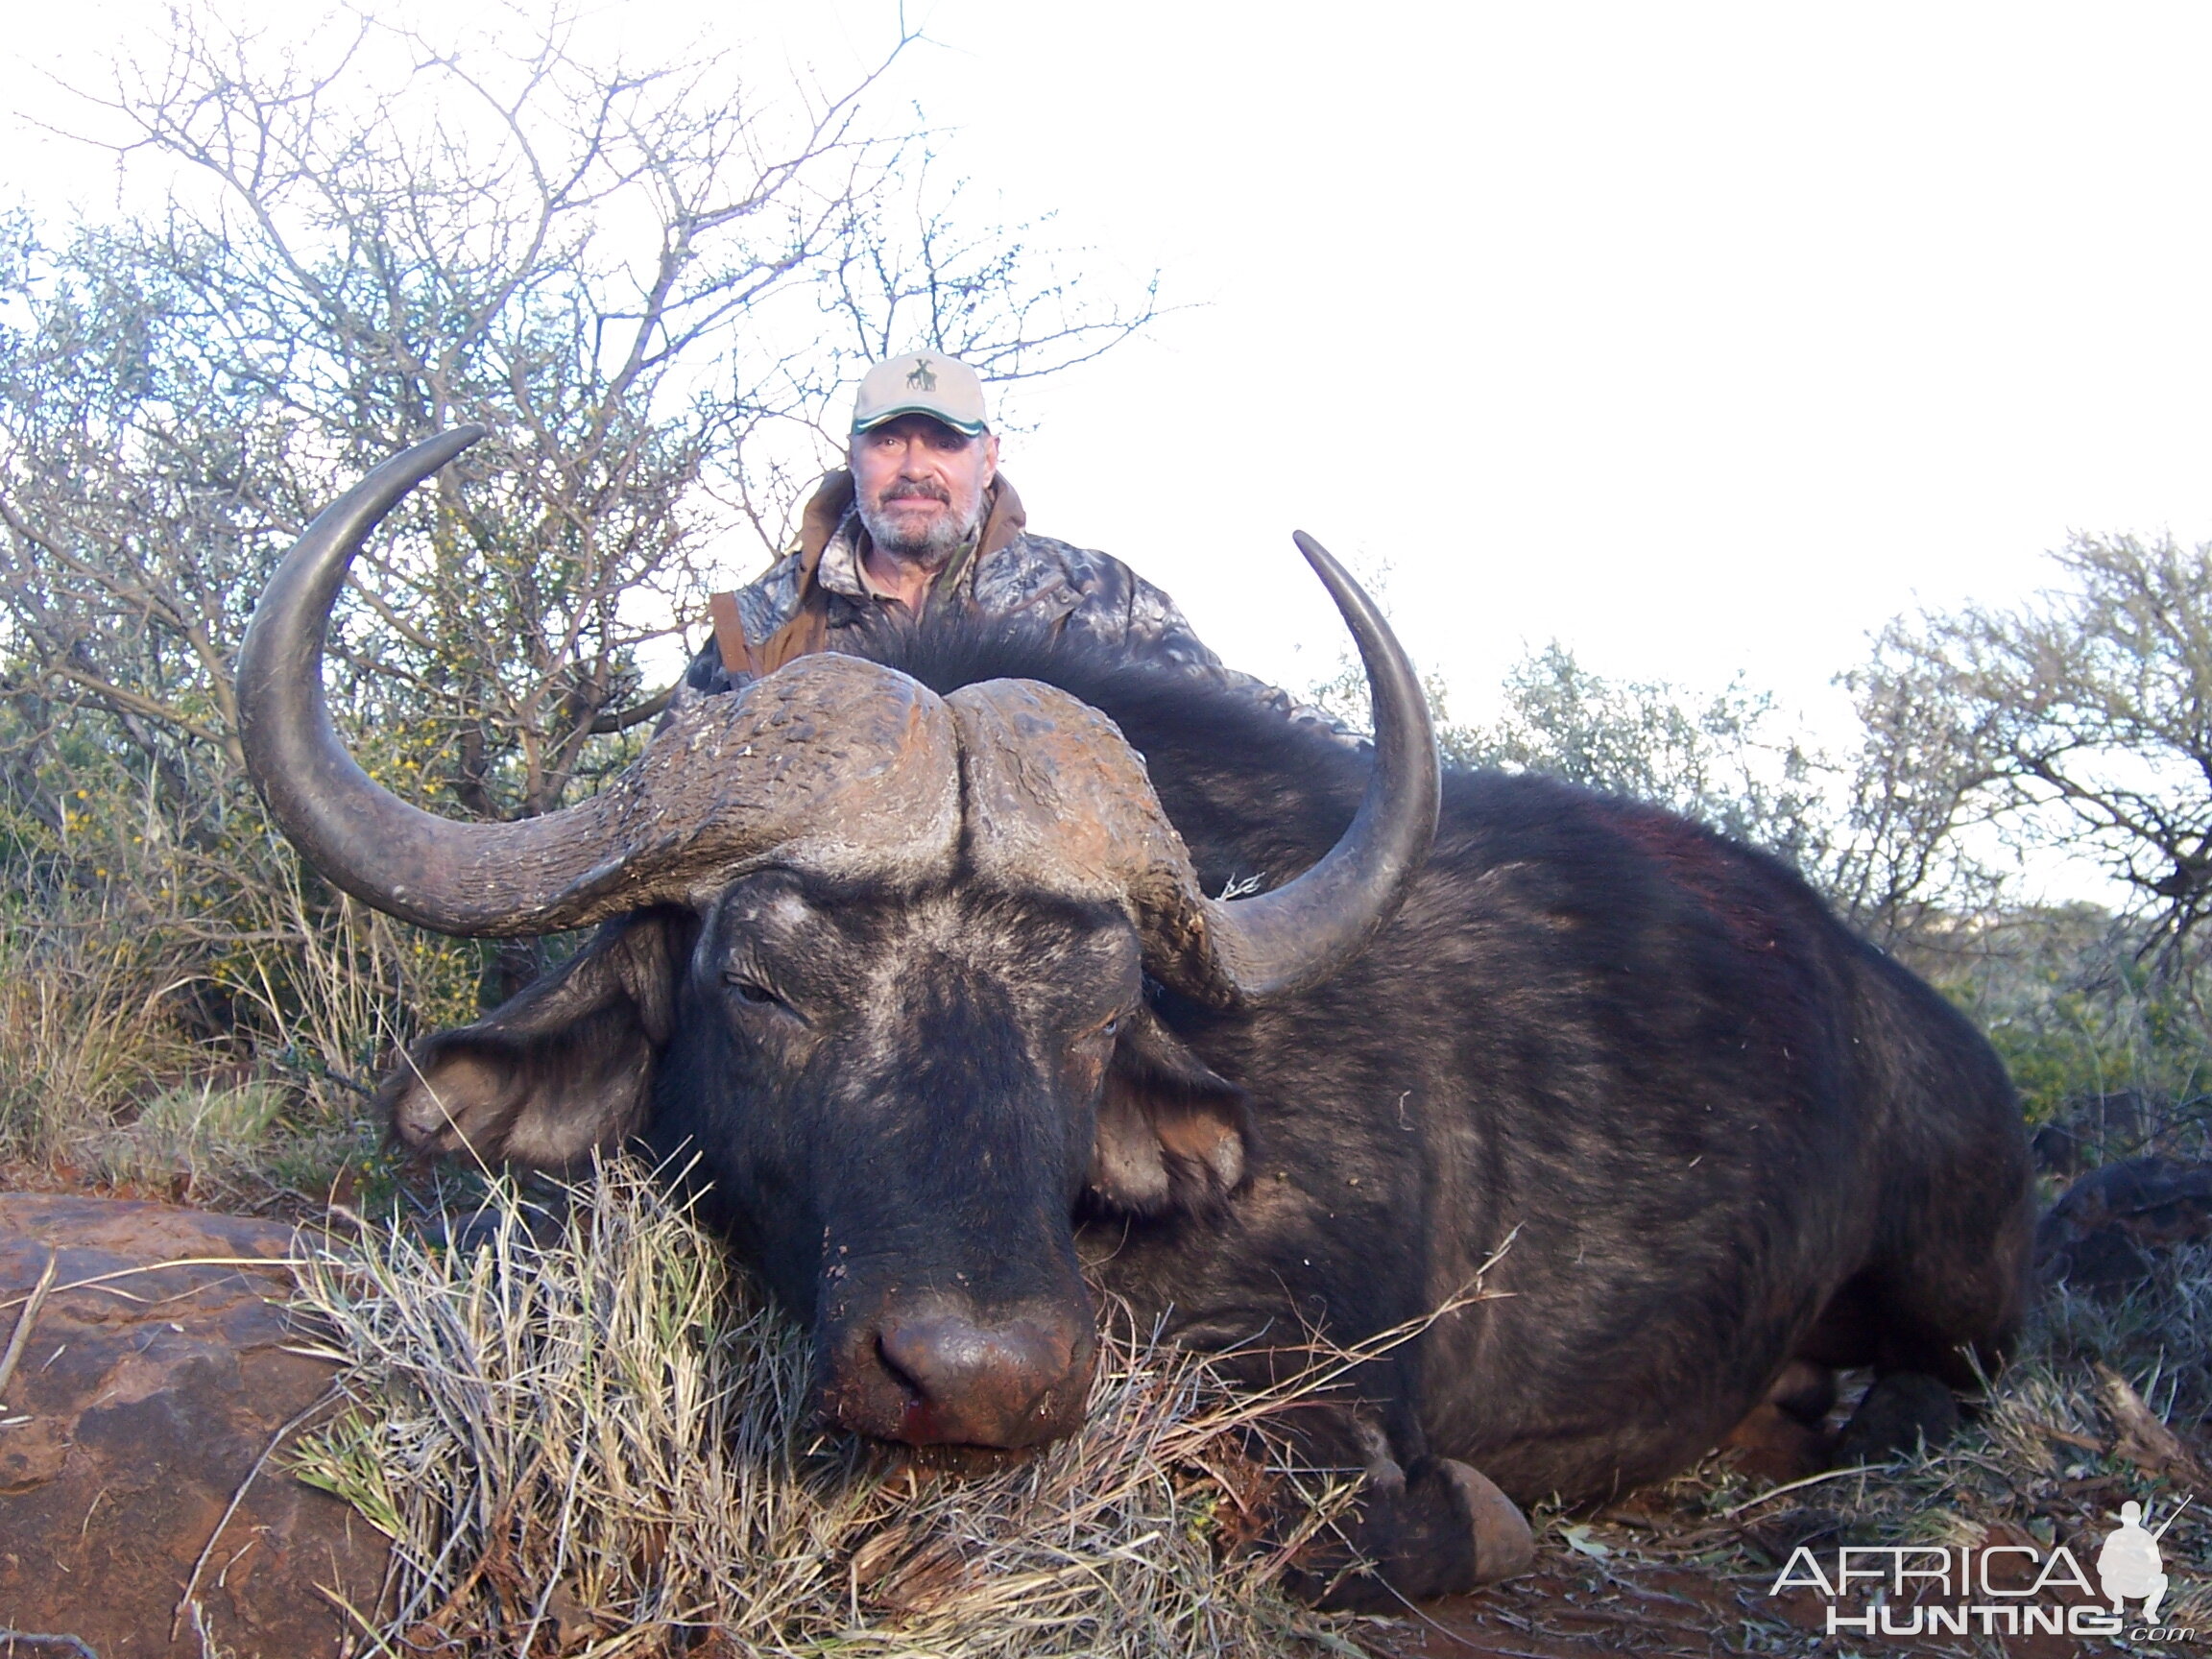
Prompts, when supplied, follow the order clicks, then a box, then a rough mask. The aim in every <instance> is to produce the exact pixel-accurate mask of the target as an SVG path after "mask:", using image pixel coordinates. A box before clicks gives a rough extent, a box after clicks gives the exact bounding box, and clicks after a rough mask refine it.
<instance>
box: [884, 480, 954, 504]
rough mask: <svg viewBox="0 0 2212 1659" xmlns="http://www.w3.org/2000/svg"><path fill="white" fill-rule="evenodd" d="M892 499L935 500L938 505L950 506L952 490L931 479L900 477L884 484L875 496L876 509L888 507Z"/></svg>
mask: <svg viewBox="0 0 2212 1659" xmlns="http://www.w3.org/2000/svg"><path fill="white" fill-rule="evenodd" d="M894 501H935V502H937V503H938V504H939V505H940V506H945V507H950V506H951V505H952V492H951V491H950V490H948V489H946V488H945V486H944V485H942V484H939V483H937V482H935V481H934V480H931V479H926V478H913V479H907V478H901V479H897V480H894V481H893V482H892V483H889V484H886V485H885V486H884V487H883V488H882V490H881V491H880V492H879V493H878V494H877V497H876V505H877V507H878V509H880V508H884V507H888V506H890V505H891V504H892V503H893V502H894Z"/></svg>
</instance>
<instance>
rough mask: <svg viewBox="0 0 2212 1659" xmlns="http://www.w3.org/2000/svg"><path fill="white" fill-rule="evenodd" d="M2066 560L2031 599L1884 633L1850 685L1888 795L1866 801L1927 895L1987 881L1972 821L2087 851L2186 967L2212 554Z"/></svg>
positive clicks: (2192, 919) (2170, 955) (2200, 845)
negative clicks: (1908, 854)
mask: <svg viewBox="0 0 2212 1659" xmlns="http://www.w3.org/2000/svg"><path fill="white" fill-rule="evenodd" d="M2055 558H2056V563H2057V565H2058V568H2059V570H2060V572H2061V574H2062V577H2063V581H2062V584H2061V585H2060V586H2058V587H2056V588H2054V589H2051V590H2050V591H2048V592H2046V593H2044V594H2043V595H2041V596H2040V597H2039V598H2038V599H2037V600H2035V601H2033V602H2032V603H2030V604H2028V605H2025V606H2021V607H2019V608H2017V609H2013V610H1989V609H1984V608H1981V607H1974V606H1969V607H1967V608H1965V609H1962V610H1960V611H1958V612H1956V613H1950V614H1945V615H1924V616H1919V617H1911V618H1900V619H1899V620H1898V621H1896V622H1893V623H1892V624H1890V626H1889V627H1888V628H1887V630H1886V631H1885V632H1884V633H1883V635H1882V636H1881V637H1880V639H1879V641H1878V643H1877V645H1876V649H1875V652H1874V657H1873V661H1871V662H1870V663H1869V664H1868V665H1867V666H1866V667H1865V668H1864V669H1863V670H1861V671H1860V672H1859V673H1858V674H1856V675H1854V676H1853V677H1852V685H1853V688H1854V690H1855V691H1856V693H1857V696H1858V700H1859V706H1860V709H1861V712H1862V714H1863V716H1864V718H1865V721H1866V726H1867V748H1866V752H1865V757H1864V763H1863V769H1862V776H1863V781H1864V782H1866V783H1868V784H1876V783H1878V784H1879V785H1881V787H1880V788H1872V787H1863V789H1862V795H1863V797H1864V799H1865V800H1866V801H1867V802H1868V803H1886V804H1887V805H1888V806H1889V807H1890V808H1891V809H1893V810H1894V811H1895V812H1896V813H1897V814H1898V816H1899V817H1900V819H1902V820H1904V821H1906V822H1908V823H1909V824H1910V826H1911V828H1910V833H1909V834H1907V835H1904V836H1901V837H1900V839H1901V840H1905V841H1911V842H1912V843H1915V844H1917V845H1918V846H1920V847H1922V848H1924V849H1927V850H1929V866H1928V876H1927V878H1926V879H1925V880H1924V881H1923V883H1922V888H1923V890H1924V891H1928V892H1934V893H1938V894H1939V893H1941V892H1943V891H1944V889H1945V888H1946V887H1947V886H1949V887H1954V888H1955V887H1956V885H1957V880H1958V878H1960V876H1966V877H1972V876H1974V875H1975V874H1977V873H1978V872H1979V873H1980V874H1981V875H1982V877H1983V878H1984V881H1986V880H1987V874H1986V871H1985V870H1984V869H1982V867H1980V866H1978V865H1977V864H1976V862H1975V859H1974V857H1973V856H1972V855H1971V854H1969V853H1967V852H1964V851H1961V850H1960V849H1961V843H1962V838H1963V837H1964V835H1965V834H1966V833H1967V832H1968V831H1969V830H1971V829H1973V828H1974V827H1976V826H1986V827H1987V828H1988V829H1990V830H1992V831H1994V832H1995V833H1997V834H1998V835H2000V836H2002V837H2003V838H2004V839H2005V840H2006V841H2008V842H2009V843H2010V844H2011V845H2014V846H2016V847H2019V848H2023V849H2031V850H2042V851H2054V850H2055V851H2058V852H2062V853H2069V854H2089V855H2091V856H2094V857H2096V858H2097V859H2098V860H2099V861H2100V862H2101V863H2102V864H2103V865H2104V868H2105V869H2106V870H2107V871H2108V872H2109V873H2110V874H2111V875H2112V876H2114V877H2115V878H2118V880H2119V881H2120V882H2122V883H2123V884H2124V886H2125V887H2126V889H2127V890H2128V892H2129V893H2131V894H2132V896H2133V906H2132V908H2133V912H2134V914H2135V917H2136V918H2137V920H2139V921H2140V922H2141V923H2143V924H2144V925H2145V927H2146V933H2145V937H2146V938H2147V940H2148V941H2149V943H2148V946H2147V947H2146V949H2147V950H2151V951H2152V952H2154V953H2156V954H2158V955H2159V956H2160V957H2161V958H2162V959H2163V960H2166V961H2167V962H2169V963H2170V964H2171V963H2179V962H2181V961H2183V960H2185V958H2186V955H2187V949H2186V948H2187V946H2188V944H2189V941H2190V939H2191V936H2192V935H2193V933H2194V932H2195V930H2196V929H2197V927H2198V926H2199V925H2200V923H2202V922H2203V921H2204V919H2205V917H2206V915H2207V914H2212V546H2199V547H2196V548H2194V549H2185V548H2183V547H2181V546H2179V545H2177V544H2176V543H2175V542H2174V541H2171V540H2170V539H2160V540H2158V541H2141V540H2138V539H2137V538H2135V537H2131V536H2113V537H2095V536H2078V537H2076V538H2075V539H2074V540H2073V541H2070V542H2069V543H2068V544H2067V546H2066V547H2065V548H2064V549H2063V550H2062V551H2060V552H2059V553H2057V554H2056V555H2055ZM1946 867H1947V871H1948V875H1947V872H1946Z"/></svg>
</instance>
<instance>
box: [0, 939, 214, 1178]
mask: <svg viewBox="0 0 2212 1659" xmlns="http://www.w3.org/2000/svg"><path fill="white" fill-rule="evenodd" d="M103 933H104V930H95V929H93V928H90V927H52V928H45V929H36V930H35V929H32V928H29V927H16V926H12V927H10V928H9V929H8V930H7V932H6V933H5V934H4V935H0V1154H5V1155H8V1156H12V1157H16V1158H22V1159H26V1160H28V1161H30V1162H32V1163H34V1164H52V1163H58V1162H61V1161H63V1160H65V1159H67V1158H69V1157H70V1156H71V1154H72V1152H73V1151H74V1149H75V1147H76V1146H77V1144H78V1142H81V1141H82V1140H83V1138H84V1136H85V1135H86V1134H88V1133H92V1132H95V1131H97V1130H99V1129H101V1128H104V1127H105V1126H106V1125H107V1124H108V1122H109V1121H110V1119H111V1117H112V1115H113V1114H114V1113H115V1111H116V1110H117V1109H118V1108H119V1107H120V1106H121V1105H122V1104H123V1103H124V1102H126V1101H127V1100H129V1099H130V1097H131V1096H132V1094H133V1093H134V1092H136V1091H140V1090H143V1089H146V1088H148V1087H150V1086H152V1085H153V1084H154V1083H155V1081H156V1079H158V1078H160V1077H162V1076H163V1075H173V1074H175V1073H176V1072H178V1071H180V1070H184V1069H185V1068H187V1067H188V1066H190V1064H191V1063H192V1061H193V1060H194V1058H195V1057H196V1053H197V1051H196V1049H195V1047H194V1046H193V1045H192V1044H191V1042H190V1041H189V1040H188V1039H187V1038H186V1037H185V1036H184V1035H183V1034H182V1033H181V1032H180V1031H179V1030H178V1029H177V1027H176V1025H175V1022H172V1021H170V1020H168V1019H167V1018H165V1017H164V1013H163V1009H162V1006H161V1004H162V998H163V992H164V990H165V988H166V987H165V986H164V984H163V983H162V980H161V977H160V964H159V963H158V962H156V963H149V962H147V961H145V960H143V959H142V957H141V953H140V952H138V951H136V950H132V948H131V947H130V946H129V945H128V944H126V943H123V942H121V941H119V940H116V939H112V938H108V937H104V936H103Z"/></svg>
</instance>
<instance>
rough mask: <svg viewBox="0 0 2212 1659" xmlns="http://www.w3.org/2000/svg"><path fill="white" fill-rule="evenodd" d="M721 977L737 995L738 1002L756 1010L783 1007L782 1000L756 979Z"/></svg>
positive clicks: (736, 975)
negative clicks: (742, 1002)
mask: <svg viewBox="0 0 2212 1659" xmlns="http://www.w3.org/2000/svg"><path fill="white" fill-rule="evenodd" d="M723 977H724V979H725V980H726V982H727V983H728V984H729V986H730V988H731V989H732V990H733V991H734V992H736V993H737V996H738V998H739V999H740V1000H742V1001H746V1002H750V1003H752V1004H753V1005H754V1006H755V1007H756V1008H777V1007H781V1006H783V1005H784V1003H783V998H781V997H779V996H777V995H776V993H775V992H773V991H771V990H769V989H768V987H767V986H765V985H763V984H761V983H760V981H759V980H757V979H751V978H747V977H746V976H745V975H744V974H725V975H724V976H723Z"/></svg>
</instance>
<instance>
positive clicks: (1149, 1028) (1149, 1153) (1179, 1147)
mask: <svg viewBox="0 0 2212 1659" xmlns="http://www.w3.org/2000/svg"><path fill="white" fill-rule="evenodd" d="M1250 1134H1251V1115H1250V1113H1249V1112H1248V1111H1247V1110H1246V1107H1245V1094H1244V1091H1243V1090H1241V1089H1239V1088H1238V1087H1237V1085H1236V1084H1234V1083H1232V1082H1230V1081H1229V1080H1228V1079H1227V1078H1225V1077H1222V1076H1220V1075H1218V1074H1217V1073H1216V1072H1214V1071H1213V1070H1210V1069H1209V1068H1208V1067H1207V1066H1206V1064H1205V1063H1204V1062H1203V1061H1201V1060H1200V1059H1199V1058H1198V1056H1197V1055H1195V1054H1193V1053H1191V1052H1190V1049H1188V1048H1186V1047H1184V1046H1183V1045H1182V1044H1181V1043H1180V1042H1178V1041H1177V1040H1176V1038H1175V1036H1174V1035H1173V1033H1171V1032H1170V1031H1168V1029H1167V1028H1166V1026H1165V1025H1163V1024H1161V1023H1160V1022H1159V1021H1158V1020H1157V1019H1155V1018H1154V1017H1153V1014H1152V1012H1151V1010H1150V1009H1147V1008H1139V1009H1138V1010H1137V1012H1136V1013H1135V1014H1134V1015H1132V1016H1131V1017H1130V1020H1129V1023H1128V1024H1127V1025H1126V1026H1124V1027H1123V1029H1122V1032H1121V1037H1120V1041H1119V1042H1118V1043H1117V1044H1116V1046H1115V1048H1114V1060H1113V1064H1112V1065H1110V1066H1109V1067H1108V1068H1107V1070H1106V1086H1105V1090H1104V1093H1103V1094H1102V1095H1101V1096H1100V1098H1099V1102H1098V1139H1097V1141H1096V1142H1095V1143H1094V1145H1093V1147H1092V1151H1091V1192H1092V1195H1093V1196H1094V1198H1096V1199H1097V1200H1098V1201H1099V1202H1100V1203H1102V1204H1104V1205H1106V1206H1107V1207H1108V1208H1110V1209H1115V1210H1120V1211H1125V1212H1128V1213H1130V1214H1137V1215H1143V1216H1155V1215H1165V1214H1169V1213H1170V1212H1178V1211H1179V1212H1184V1213H1187V1214H1208V1213H1211V1212H1214V1211H1217V1210H1219V1209H1220V1208H1221V1206H1222V1205H1223V1204H1224V1203H1226V1202H1227V1201H1228V1197H1229V1194H1230V1193H1232V1192H1234V1191H1235V1190H1237V1189H1238V1187H1239V1186H1241V1185H1242V1184H1243V1181H1244V1168H1245V1162H1246V1151H1247V1147H1246V1142H1247V1140H1248V1138H1249V1136H1250Z"/></svg>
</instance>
